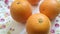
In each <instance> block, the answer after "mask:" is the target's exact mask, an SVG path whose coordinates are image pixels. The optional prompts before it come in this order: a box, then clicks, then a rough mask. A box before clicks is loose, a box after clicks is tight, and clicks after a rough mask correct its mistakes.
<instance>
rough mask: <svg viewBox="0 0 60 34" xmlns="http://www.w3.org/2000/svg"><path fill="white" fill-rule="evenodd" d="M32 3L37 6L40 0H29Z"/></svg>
mask: <svg viewBox="0 0 60 34" xmlns="http://www.w3.org/2000/svg"><path fill="white" fill-rule="evenodd" d="M27 1H28V2H29V3H30V4H31V5H33V6H35V5H38V3H39V1H40V0H27Z"/></svg>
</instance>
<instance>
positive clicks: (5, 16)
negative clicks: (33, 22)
mask: <svg viewBox="0 0 60 34" xmlns="http://www.w3.org/2000/svg"><path fill="white" fill-rule="evenodd" d="M12 1H13V0H0V30H2V31H0V34H5V33H6V34H13V32H15V33H17V34H19V33H21V32H23V31H24V30H23V29H24V26H22V27H21V26H19V24H17V23H15V22H14V20H13V19H12V18H11V16H10V5H11V2H12ZM52 23H53V25H52V27H51V30H50V32H51V34H60V14H59V15H58V16H57V17H56V19H55V20H54V21H53V22H52ZM19 27H20V28H19ZM6 28H7V29H6ZM4 29H5V30H4ZM19 29H20V31H21V32H19ZM7 30H8V31H7ZM16 31H18V32H19V33H18V32H16ZM1 32H3V33H1Z"/></svg>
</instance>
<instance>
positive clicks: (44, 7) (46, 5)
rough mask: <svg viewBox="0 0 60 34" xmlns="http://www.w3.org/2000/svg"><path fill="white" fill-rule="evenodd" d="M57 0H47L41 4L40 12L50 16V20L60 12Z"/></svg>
mask: <svg viewBox="0 0 60 34" xmlns="http://www.w3.org/2000/svg"><path fill="white" fill-rule="evenodd" d="M57 5H58V4H57V2H56V1H55V0H45V1H44V2H42V4H41V5H40V8H39V9H40V12H41V13H43V14H45V15H46V16H48V17H49V18H50V20H51V21H52V20H54V19H55V18H56V16H57V15H58V14H59V11H58V9H57Z"/></svg>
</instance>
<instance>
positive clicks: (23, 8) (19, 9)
mask: <svg viewBox="0 0 60 34" xmlns="http://www.w3.org/2000/svg"><path fill="white" fill-rule="evenodd" d="M10 13H11V16H12V18H13V19H14V20H15V21H17V22H21V23H25V22H26V20H27V19H28V17H29V16H30V15H31V14H32V9H31V5H30V4H29V2H27V1H25V0H17V1H14V2H13V3H12V4H11V8H10Z"/></svg>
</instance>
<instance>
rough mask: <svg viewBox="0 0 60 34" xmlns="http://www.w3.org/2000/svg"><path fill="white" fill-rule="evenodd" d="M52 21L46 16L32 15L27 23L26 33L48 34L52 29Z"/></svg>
mask: <svg viewBox="0 0 60 34" xmlns="http://www.w3.org/2000/svg"><path fill="white" fill-rule="evenodd" d="M50 24H51V22H50V20H49V18H48V17H47V16H45V15H44V14H42V13H40V14H34V15H31V16H30V17H29V18H28V20H27V23H26V32H27V33H28V34H48V33H49V29H50Z"/></svg>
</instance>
